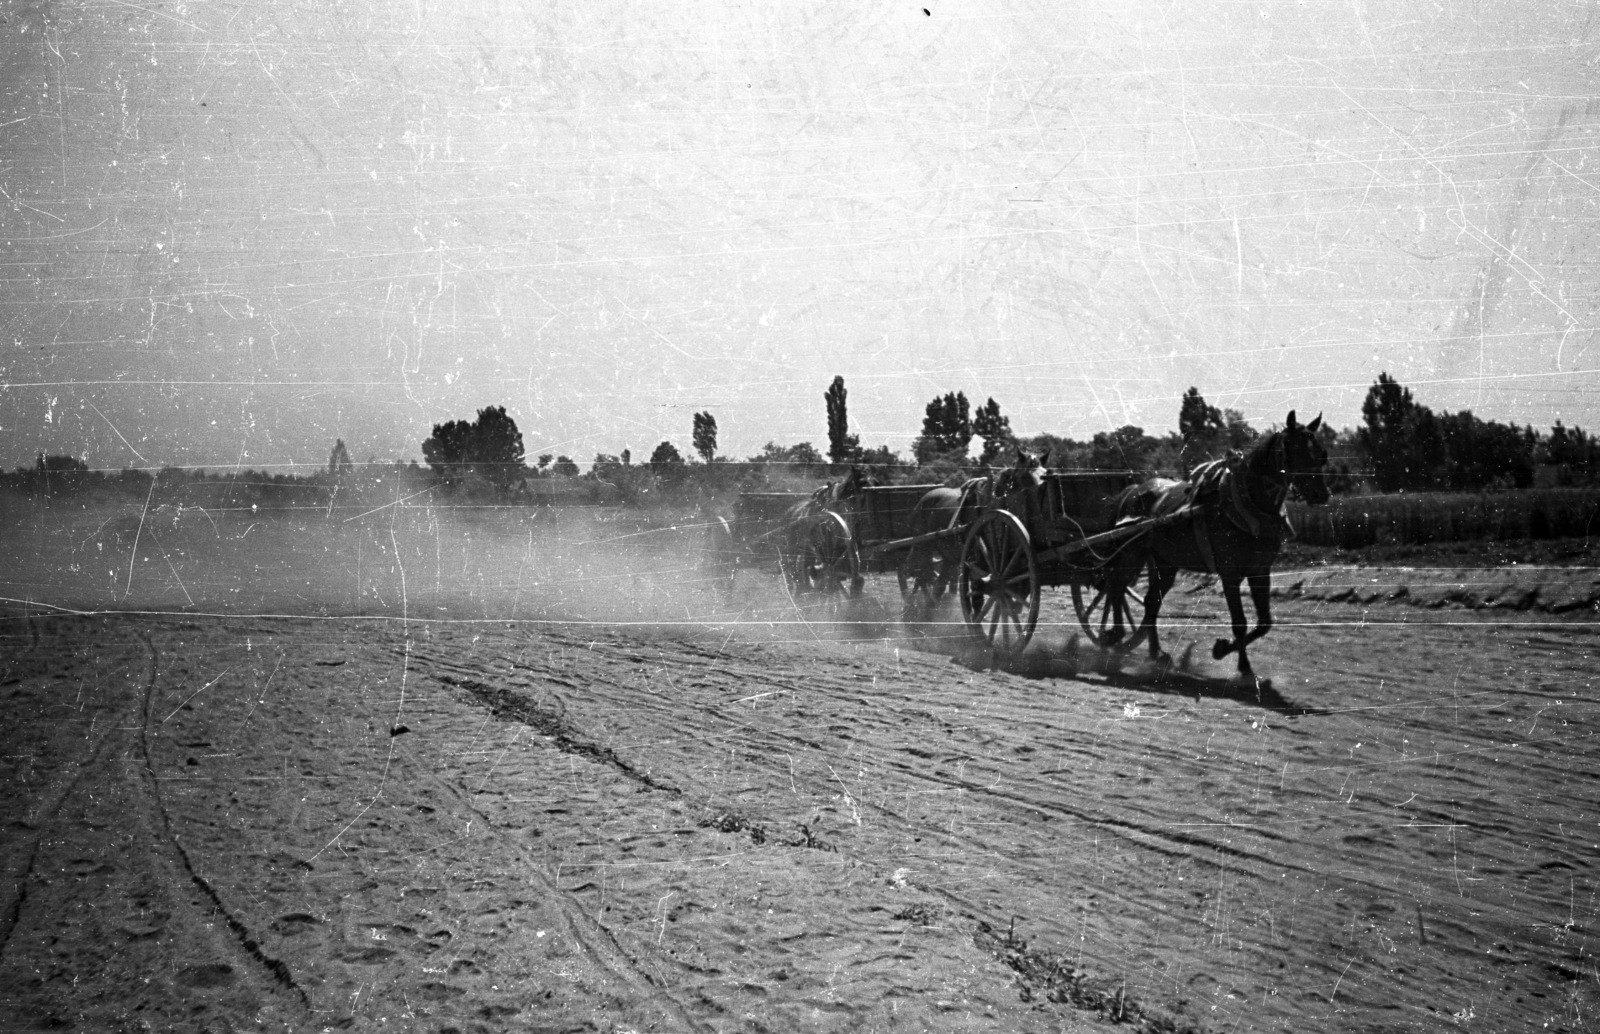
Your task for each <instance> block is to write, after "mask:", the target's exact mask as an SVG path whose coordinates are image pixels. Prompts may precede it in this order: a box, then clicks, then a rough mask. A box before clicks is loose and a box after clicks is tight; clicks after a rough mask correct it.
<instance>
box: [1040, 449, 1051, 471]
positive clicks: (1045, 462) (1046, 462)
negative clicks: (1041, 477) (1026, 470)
mask: <svg viewBox="0 0 1600 1034" xmlns="http://www.w3.org/2000/svg"><path fill="white" fill-rule="evenodd" d="M1039 466H1041V467H1046V468H1048V467H1049V466H1050V450H1049V449H1046V450H1045V451H1044V455H1043V456H1040V457H1039Z"/></svg>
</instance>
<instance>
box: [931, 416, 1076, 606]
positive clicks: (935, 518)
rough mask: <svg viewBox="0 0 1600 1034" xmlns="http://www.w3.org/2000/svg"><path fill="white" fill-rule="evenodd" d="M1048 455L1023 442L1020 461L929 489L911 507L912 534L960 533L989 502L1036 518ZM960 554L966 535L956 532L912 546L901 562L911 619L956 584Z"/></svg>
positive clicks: (1026, 519) (936, 603)
mask: <svg viewBox="0 0 1600 1034" xmlns="http://www.w3.org/2000/svg"><path fill="white" fill-rule="evenodd" d="M1048 459H1049V454H1048V453H1046V454H1045V456H1044V457H1037V456H1033V455H1031V454H1030V453H1027V452H1025V451H1023V450H1022V449H1021V448H1020V447H1019V448H1018V449H1017V459H1016V462H1015V463H1013V464H1012V465H1011V466H1009V467H1006V468H1005V469H1003V470H1001V471H999V472H997V473H996V474H994V475H993V476H992V477H980V478H972V479H971V480H969V481H967V482H966V483H965V484H963V485H961V486H960V487H947V486H941V487H939V488H934V489H929V490H928V491H927V492H925V493H924V494H923V495H922V498H920V499H918V500H917V502H916V505H915V506H913V507H912V509H911V534H913V535H931V534H933V533H935V532H942V531H949V532H952V533H954V532H955V531H956V529H959V528H960V527H961V526H963V525H965V524H970V523H971V522H972V521H973V520H975V519H976V518H977V516H978V513H979V512H980V511H981V510H982V509H983V508H985V507H988V506H998V507H1002V508H1004V509H1007V510H1010V511H1012V512H1013V513H1015V514H1017V516H1019V517H1021V518H1022V519H1023V521H1024V522H1029V521H1031V520H1032V519H1033V517H1034V516H1035V513H1034V511H1035V508H1036V507H1037V505H1038V497H1039V490H1040V488H1041V487H1042V486H1043V484H1044V476H1045V471H1046V468H1047V460H1048ZM960 553H961V540H960V538H959V537H958V536H956V535H954V534H952V535H951V536H949V537H948V538H946V539H940V540H935V541H933V542H928V543H924V544H922V545H918V546H912V547H911V548H910V549H909V550H907V551H906V554H905V556H904V557H903V558H902V561H901V564H900V591H901V593H902V595H903V596H904V597H905V606H906V609H905V615H904V616H905V619H906V620H908V621H916V620H922V619H925V618H926V617H927V616H928V615H929V614H931V613H932V612H933V609H934V608H935V607H936V606H937V605H938V603H939V601H940V600H941V599H942V598H943V597H944V594H945V592H946V591H948V589H949V588H950V583H951V581H952V580H953V579H954V577H955V569H956V564H957V562H958V560H959V558H960ZM947 554H948V555H947Z"/></svg>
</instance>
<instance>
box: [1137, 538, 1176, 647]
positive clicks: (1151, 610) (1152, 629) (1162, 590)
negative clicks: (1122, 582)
mask: <svg viewBox="0 0 1600 1034" xmlns="http://www.w3.org/2000/svg"><path fill="white" fill-rule="evenodd" d="M1177 577H1178V569H1177V568H1176V567H1161V566H1160V565H1158V564H1155V563H1153V562H1152V563H1151V564H1150V584H1149V587H1148V588H1147V589H1146V590H1145V597H1144V627H1145V628H1146V629H1148V630H1149V633H1150V659H1151V660H1152V661H1154V662H1155V663H1157V664H1171V663H1172V658H1171V657H1169V656H1168V655H1167V652H1166V651H1165V650H1163V649H1161V637H1160V636H1159V635H1157V634H1156V615H1158V614H1160V613H1161V601H1162V600H1164V599H1166V597H1167V592H1168V591H1169V590H1170V589H1171V588H1172V582H1173V580H1174V579H1176V578H1177Z"/></svg>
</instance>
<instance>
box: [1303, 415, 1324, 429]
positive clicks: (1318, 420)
mask: <svg viewBox="0 0 1600 1034" xmlns="http://www.w3.org/2000/svg"><path fill="white" fill-rule="evenodd" d="M1321 426H1322V414H1321V413H1318V414H1317V418H1316V419H1315V420H1313V421H1311V423H1309V424H1307V425H1306V430H1307V431H1310V432H1311V433H1312V434H1316V433H1317V428H1319V427H1321Z"/></svg>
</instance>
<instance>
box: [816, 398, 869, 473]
mask: <svg viewBox="0 0 1600 1034" xmlns="http://www.w3.org/2000/svg"><path fill="white" fill-rule="evenodd" d="M845 395H846V392H845V390H844V378H843V377H834V379H833V384H831V385H830V386H829V387H828V390H827V391H825V392H823V393H822V399H823V401H824V402H826V403H827V406H828V459H830V460H832V461H833V462H834V463H849V462H851V461H852V460H854V459H856V457H858V456H859V455H861V439H860V438H859V437H857V436H856V435H853V434H851V433H850V424H849V420H848V418H847V416H846V414H845V407H844V400H845Z"/></svg>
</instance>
